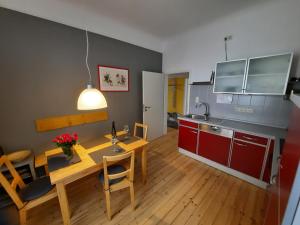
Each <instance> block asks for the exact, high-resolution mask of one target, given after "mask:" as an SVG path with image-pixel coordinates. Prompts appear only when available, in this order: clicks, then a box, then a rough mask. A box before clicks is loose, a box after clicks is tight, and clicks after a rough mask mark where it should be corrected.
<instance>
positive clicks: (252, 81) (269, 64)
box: [214, 53, 293, 95]
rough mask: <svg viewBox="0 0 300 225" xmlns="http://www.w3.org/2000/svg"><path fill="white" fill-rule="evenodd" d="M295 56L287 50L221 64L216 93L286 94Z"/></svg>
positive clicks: (217, 71)
mask: <svg viewBox="0 0 300 225" xmlns="http://www.w3.org/2000/svg"><path fill="white" fill-rule="evenodd" d="M292 58H293V54H292V53H286V54H280V55H271V56H263V57H255V58H249V59H248V60H235V61H227V62H221V63H217V68H216V76H215V83H214V93H234V94H258V95H284V94H285V92H286V87H287V83H288V79H289V74H290V68H291V64H292ZM243 66H245V67H247V69H244V70H243V69H242V68H243ZM245 67H244V68H245Z"/></svg>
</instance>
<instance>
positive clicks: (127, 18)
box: [49, 0, 263, 38]
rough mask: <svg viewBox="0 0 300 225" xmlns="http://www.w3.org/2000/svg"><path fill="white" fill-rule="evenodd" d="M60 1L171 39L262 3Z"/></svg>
mask: <svg viewBox="0 0 300 225" xmlns="http://www.w3.org/2000/svg"><path fill="white" fill-rule="evenodd" d="M49 1H50V0H49ZM60 1H61V2H70V3H72V4H76V5H77V6H78V7H83V8H85V9H86V10H89V11H91V12H92V11H93V12H96V13H98V14H101V15H105V16H107V17H110V18H113V19H115V20H118V21H122V22H123V23H126V24H128V25H130V26H132V27H135V28H137V29H140V30H143V31H145V32H148V33H150V34H152V35H154V36H157V37H159V38H168V37H171V36H173V35H176V34H179V33H182V32H184V31H186V30H189V29H191V28H193V27H197V26H200V25H203V24H205V23H209V22H211V21H213V20H215V19H217V18H219V17H223V16H226V15H227V14H230V13H233V12H235V11H237V10H240V9H243V8H245V7H248V6H251V5H253V4H256V3H257V2H262V1H263V0H251V1H249V0H60Z"/></svg>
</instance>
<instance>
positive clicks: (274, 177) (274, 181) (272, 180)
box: [271, 174, 278, 184]
mask: <svg viewBox="0 0 300 225" xmlns="http://www.w3.org/2000/svg"><path fill="white" fill-rule="evenodd" d="M277 177H278V176H277V174H276V175H274V176H272V179H271V183H272V184H275V183H276V182H277Z"/></svg>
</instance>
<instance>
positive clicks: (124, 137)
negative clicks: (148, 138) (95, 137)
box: [117, 134, 141, 145]
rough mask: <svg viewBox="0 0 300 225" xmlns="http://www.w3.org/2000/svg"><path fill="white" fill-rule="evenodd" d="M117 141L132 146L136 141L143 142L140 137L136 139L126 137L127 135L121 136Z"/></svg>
mask: <svg viewBox="0 0 300 225" xmlns="http://www.w3.org/2000/svg"><path fill="white" fill-rule="evenodd" d="M117 139H118V140H119V141H120V142H123V143H124V144H127V145H128V144H131V143H133V142H136V141H139V140H141V138H139V137H135V136H128V135H127V136H126V135H125V134H123V135H120V136H118V137H117Z"/></svg>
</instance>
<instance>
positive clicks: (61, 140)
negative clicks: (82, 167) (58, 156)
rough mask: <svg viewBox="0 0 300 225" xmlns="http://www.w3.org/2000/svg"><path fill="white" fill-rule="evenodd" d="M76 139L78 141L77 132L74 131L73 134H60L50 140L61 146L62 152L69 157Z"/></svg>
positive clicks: (71, 155) (71, 154)
mask: <svg viewBox="0 0 300 225" xmlns="http://www.w3.org/2000/svg"><path fill="white" fill-rule="evenodd" d="M77 141H78V135H77V133H74V134H73V135H70V134H62V135H60V136H57V137H56V138H54V139H53V140H52V142H54V143H55V144H56V146H57V147H60V148H62V150H63V152H64V154H65V155H66V156H67V158H69V159H71V158H72V157H73V151H72V146H73V145H75V144H76V143H77Z"/></svg>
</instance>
